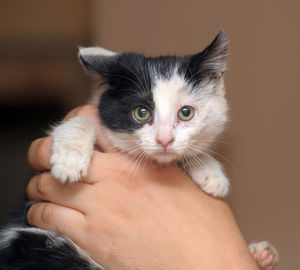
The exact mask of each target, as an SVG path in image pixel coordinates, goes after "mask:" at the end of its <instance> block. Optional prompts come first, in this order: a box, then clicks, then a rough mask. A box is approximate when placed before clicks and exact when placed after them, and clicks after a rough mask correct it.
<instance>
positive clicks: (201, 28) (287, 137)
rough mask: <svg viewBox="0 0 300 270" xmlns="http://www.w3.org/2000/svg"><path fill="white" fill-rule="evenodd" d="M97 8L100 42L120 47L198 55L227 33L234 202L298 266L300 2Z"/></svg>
mask: <svg viewBox="0 0 300 270" xmlns="http://www.w3.org/2000/svg"><path fill="white" fill-rule="evenodd" d="M92 7H93V9H92V18H93V23H92V29H91V33H92V34H93V37H94V40H95V43H97V44H100V45H101V46H103V47H106V48H109V49H113V50H117V51H122V50H133V51H139V52H144V53H146V54H152V55H153V54H154V55H157V54H162V53H168V54H170V53H177V54H183V53H191V52H197V51H199V50H201V49H202V48H203V47H204V46H205V45H206V44H208V42H210V41H211V40H212V38H213V37H214V35H215V34H216V33H217V32H218V30H219V29H220V28H223V29H224V30H225V31H226V32H227V34H228V36H229V39H230V57H229V70H228V72H227V74H226V82H227V89H228V90H227V93H228V94H227V96H228V99H229V102H230V104H231V123H230V125H229V128H228V130H227V132H226V133H225V136H224V137H225V140H226V141H228V142H229V144H228V145H226V144H224V145H223V144H222V145H220V146H219V149H218V151H219V153H221V154H222V155H224V156H225V157H226V159H228V160H229V162H230V163H231V164H232V165H228V162H227V161H226V160H223V159H222V158H221V159H220V160H222V162H223V163H224V165H225V166H227V167H228V173H229V174H230V177H231V179H232V191H231V195H230V198H229V201H230V203H231V205H232V207H233V210H234V212H235V215H236V217H237V219H238V223H239V225H240V227H241V229H242V231H243V233H244V235H245V237H246V238H247V240H249V241H250V240H261V239H267V240H270V241H271V242H273V243H274V244H275V245H276V246H277V247H278V249H279V251H280V254H281V264H280V267H279V268H278V269H281V270H283V269H290V270H292V269H299V266H300V262H299V258H298V257H299V255H300V247H299V243H300V214H299V206H300V196H299V195H298V194H299V189H300V183H299V182H300V181H299V180H300V177H299V173H298V171H297V169H298V168H299V165H298V163H299V161H300V148H299V145H300V143H299V138H300V127H299V116H300V105H299V100H300V87H299V83H298V81H299V71H300V56H299V55H300V54H299V48H300V31H299V26H300V16H299V12H300V2H299V1H283V0H281V1H279V0H264V1H257V0H256V1H238V0H236V1H234V0H230V1H222V0H220V1H175V0H168V1H139V0H136V1H132V0H131V1H111V0H110V1H108V0H107V1H98V0H95V1H93V5H92ZM232 167H234V169H232ZM234 171H236V172H234ZM217 218H218V217H216V222H217Z"/></svg>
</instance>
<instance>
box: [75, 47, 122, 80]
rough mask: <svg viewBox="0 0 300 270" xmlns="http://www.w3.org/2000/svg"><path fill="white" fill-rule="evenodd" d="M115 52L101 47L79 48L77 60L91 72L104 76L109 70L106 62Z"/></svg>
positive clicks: (110, 59)
mask: <svg viewBox="0 0 300 270" xmlns="http://www.w3.org/2000/svg"><path fill="white" fill-rule="evenodd" d="M116 55H117V53H115V52H112V51H109V50H106V49H104V48H101V47H88V48H79V53H78V56H79V60H80V62H81V64H82V66H83V67H84V68H85V69H86V70H88V71H92V72H93V73H95V72H96V73H98V74H100V75H103V76H105V75H106V73H108V72H109V65H108V63H109V62H110V61H112V59H113V58H114V56H116Z"/></svg>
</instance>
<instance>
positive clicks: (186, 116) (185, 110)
mask: <svg viewBox="0 0 300 270" xmlns="http://www.w3.org/2000/svg"><path fill="white" fill-rule="evenodd" d="M194 115H195V110H194V108H193V107H192V106H184V107H182V108H181V109H180V110H179V111H178V118H179V119H180V120H182V121H189V120H191V119H192V118H193V117H194Z"/></svg>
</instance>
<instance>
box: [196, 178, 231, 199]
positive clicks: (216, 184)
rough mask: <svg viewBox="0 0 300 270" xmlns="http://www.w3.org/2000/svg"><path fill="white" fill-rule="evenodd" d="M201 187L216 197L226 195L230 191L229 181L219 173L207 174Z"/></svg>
mask: <svg viewBox="0 0 300 270" xmlns="http://www.w3.org/2000/svg"><path fill="white" fill-rule="evenodd" d="M200 187H201V189H202V190H204V191H205V192H206V193H207V194H210V195H212V196H214V197H225V196H226V195H227V194H228V192H229V182H228V181H227V179H226V181H225V180H224V179H221V178H220V177H219V176H218V175H207V176H205V178H204V180H202V181H201V183H200Z"/></svg>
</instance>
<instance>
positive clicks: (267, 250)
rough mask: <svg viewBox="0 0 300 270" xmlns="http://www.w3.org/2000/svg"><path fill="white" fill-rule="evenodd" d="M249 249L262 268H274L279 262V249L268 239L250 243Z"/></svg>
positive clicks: (272, 269) (268, 269)
mask: <svg viewBox="0 0 300 270" xmlns="http://www.w3.org/2000/svg"><path fill="white" fill-rule="evenodd" d="M249 250H250V252H251V253H252V256H253V258H254V260H255V261H256V262H257V263H258V265H259V267H260V269H261V270H274V269H275V268H274V267H275V266H276V264H277V263H278V262H279V254H278V251H277V250H276V248H275V247H274V246H273V245H272V244H270V243H268V242H267V241H262V242H257V243H252V244H250V245H249Z"/></svg>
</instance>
